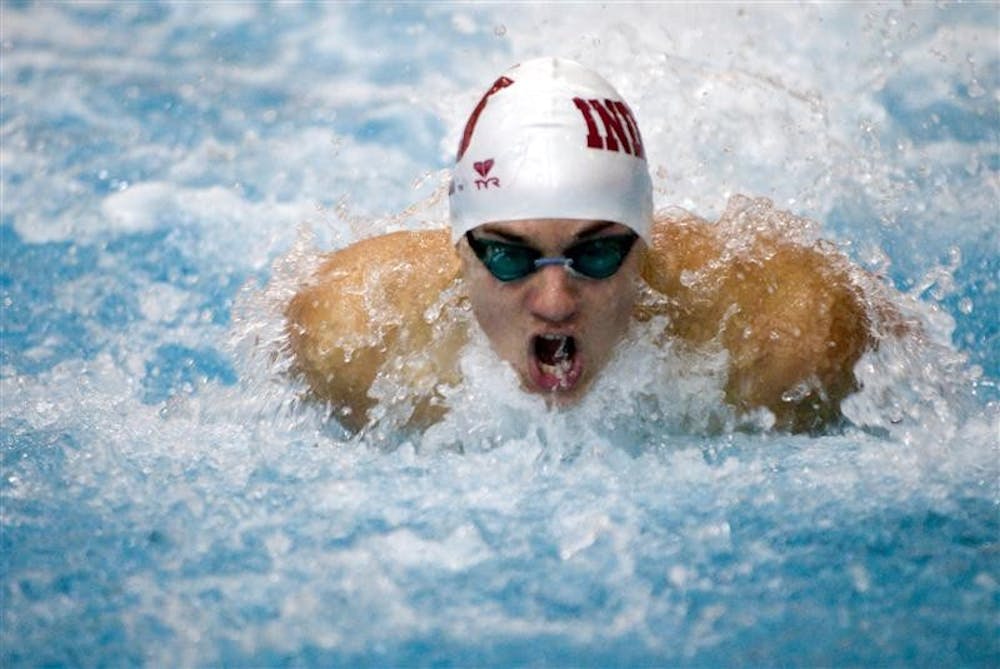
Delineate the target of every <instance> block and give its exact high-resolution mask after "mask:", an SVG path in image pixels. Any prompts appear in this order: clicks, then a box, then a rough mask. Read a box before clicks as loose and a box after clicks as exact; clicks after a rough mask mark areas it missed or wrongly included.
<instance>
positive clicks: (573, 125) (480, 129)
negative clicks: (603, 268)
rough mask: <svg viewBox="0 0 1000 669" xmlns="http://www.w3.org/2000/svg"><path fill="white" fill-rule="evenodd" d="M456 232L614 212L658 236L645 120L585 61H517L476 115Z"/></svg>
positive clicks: (459, 165) (457, 196)
mask: <svg viewBox="0 0 1000 669" xmlns="http://www.w3.org/2000/svg"><path fill="white" fill-rule="evenodd" d="M449 203H450V206H451V229H452V236H453V238H454V239H455V240H456V241H457V240H458V239H460V238H461V237H462V235H464V234H465V233H466V232H467V231H469V230H471V229H472V228H475V227H476V226H478V225H482V224H483V223H488V222H491V221H518V220H525V219H537V218H571V219H584V220H597V221H614V222H616V223H622V224H623V225H627V226H628V227H630V228H632V229H633V230H635V231H636V232H637V233H638V234H639V235H640V236H642V237H643V238H644V239H646V240H647V241H649V234H650V227H651V223H652V217H653V194H652V182H651V181H650V178H649V168H648V167H647V164H646V154H645V150H644V149H643V145H642V137H641V136H640V135H639V126H638V125H637V124H636V122H635V117H634V116H633V115H632V112H631V110H630V109H629V108H628V105H626V104H625V101H624V100H622V98H621V96H620V95H619V94H618V92H617V91H615V89H614V88H613V87H612V86H611V84H609V83H608V82H607V81H605V80H604V79H603V78H602V77H601V76H600V75H598V74H597V73H596V72H593V71H592V70H589V69H587V68H585V67H584V66H582V65H580V64H579V63H576V62H573V61H570V60H563V59H560V58H539V59H536V60H530V61H527V62H525V63H521V64H520V65H516V66H514V67H512V68H511V69H509V70H507V72H505V73H504V74H503V76H501V77H500V78H499V79H497V80H496V82H495V83H494V84H493V86H492V87H491V88H490V89H489V90H488V91H487V92H486V94H485V95H484V96H483V98H482V99H481V100H480V101H479V104H478V105H476V108H475V109H474V110H473V111H472V114H471V115H470V116H469V120H468V122H467V123H466V125H465V132H464V133H463V134H462V140H461V145H460V146H459V149H458V158H457V161H456V163H455V168H454V170H453V171H452V181H451V188H450V191H449Z"/></svg>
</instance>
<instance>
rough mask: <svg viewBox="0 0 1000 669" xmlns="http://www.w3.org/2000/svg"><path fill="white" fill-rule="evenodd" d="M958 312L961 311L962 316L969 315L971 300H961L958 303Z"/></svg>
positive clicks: (964, 298)
mask: <svg viewBox="0 0 1000 669" xmlns="http://www.w3.org/2000/svg"><path fill="white" fill-rule="evenodd" d="M958 310H959V311H961V312H962V313H963V314H966V315H968V314H971V313H972V300H970V299H969V298H967V297H963V298H962V299H961V300H959V301H958Z"/></svg>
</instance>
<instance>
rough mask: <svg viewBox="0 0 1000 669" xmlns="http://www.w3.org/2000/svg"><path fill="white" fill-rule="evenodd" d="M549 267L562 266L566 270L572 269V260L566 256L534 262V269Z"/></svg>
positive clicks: (539, 259)
mask: <svg viewBox="0 0 1000 669" xmlns="http://www.w3.org/2000/svg"><path fill="white" fill-rule="evenodd" d="M549 265H562V266H563V267H565V268H566V269H573V259H572V258H567V257H566V256H555V257H551V258H538V259H537V260H535V269H542V268H543V267H548V266H549Z"/></svg>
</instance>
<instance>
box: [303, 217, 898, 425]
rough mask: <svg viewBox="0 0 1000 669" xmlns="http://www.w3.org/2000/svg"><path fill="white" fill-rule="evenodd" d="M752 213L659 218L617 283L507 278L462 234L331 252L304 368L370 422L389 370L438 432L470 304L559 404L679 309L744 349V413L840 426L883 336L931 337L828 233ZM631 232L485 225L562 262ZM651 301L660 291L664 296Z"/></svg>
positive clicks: (739, 377) (506, 354)
mask: <svg viewBox="0 0 1000 669" xmlns="http://www.w3.org/2000/svg"><path fill="white" fill-rule="evenodd" d="M736 214H737V216H733V217H729V218H725V217H724V218H723V219H720V221H719V222H718V223H715V224H711V223H708V222H706V221H704V220H702V219H699V218H697V217H695V216H691V215H689V214H686V213H685V212H682V213H681V214H680V215H678V216H675V217H669V218H668V217H664V218H661V219H658V220H657V221H656V223H655V225H654V228H653V234H652V239H651V243H650V244H649V245H648V246H646V245H645V244H643V243H642V242H641V241H640V242H636V244H635V245H634V246H633V247H632V250H631V252H630V253H629V255H628V256H627V258H626V260H625V262H624V264H623V265H622V267H621V268H620V269H619V271H618V272H617V273H616V274H614V275H612V276H611V277H609V278H607V279H602V280H593V279H587V278H583V277H579V276H574V275H571V274H570V273H568V272H567V270H566V269H565V268H564V267H562V266H559V265H550V266H545V267H543V268H542V269H540V270H538V271H536V272H534V273H533V274H531V275H529V276H527V277H525V278H523V279H520V280H515V281H510V282H501V281H499V280H497V279H495V278H494V277H493V276H492V275H491V274H490V273H489V272H488V271H487V270H486V268H485V267H484V266H483V264H482V263H481V262H480V261H479V259H478V258H477V257H476V256H475V254H474V253H473V252H472V250H471V249H470V248H469V246H468V244H467V243H466V241H465V239H462V240H461V241H460V242H459V243H458V244H457V245H456V244H454V243H453V241H452V240H451V235H450V232H449V231H447V230H428V231H421V232H397V233H391V234H387V235H383V236H379V237H372V238H369V239H365V240H362V241H361V242H358V243H357V244H353V245H351V246H349V247H347V248H345V249H341V250H339V251H336V252H334V253H331V254H330V255H329V256H327V258H326V259H325V261H324V262H323V263H321V265H320V267H319V268H318V269H317V271H316V272H315V274H314V275H313V277H312V278H311V280H310V281H309V283H307V284H306V285H304V286H302V287H301V289H300V290H299V291H298V292H297V294H296V295H295V296H294V297H293V298H292V300H291V301H290V302H289V305H288V308H287V310H286V316H287V322H288V328H287V332H288V345H289V349H290V352H291V353H292V355H293V359H294V368H295V370H296V371H297V372H298V373H299V374H300V375H301V376H302V377H303V378H304V379H305V381H306V382H307V384H308V386H309V391H310V394H311V396H312V397H314V398H316V399H318V400H321V401H323V402H326V403H328V404H329V405H330V406H331V407H332V408H333V410H334V412H335V415H336V416H337V418H338V420H340V422H341V423H342V424H344V425H345V426H347V427H348V428H350V429H354V430H359V429H361V428H363V427H364V426H365V425H366V424H367V421H368V414H369V411H370V409H371V408H372V406H373V405H374V403H375V401H376V400H375V399H374V398H373V397H372V396H371V395H370V394H369V391H370V389H371V387H372V384H373V382H374V381H375V379H376V377H378V376H379V375H380V374H383V375H388V377H389V378H387V380H388V381H389V385H390V386H391V387H393V388H397V389H399V390H400V391H404V390H405V392H407V393H409V395H408V397H412V398H413V400H412V402H413V405H414V411H413V414H412V420H411V424H412V425H414V426H426V425H429V424H431V423H433V422H434V421H436V420H438V419H440V418H441V416H443V415H444V413H446V411H447V402H446V401H444V399H443V398H442V397H440V396H439V392H440V389H441V388H442V387H443V386H455V385H457V384H459V383H461V381H462V376H461V372H460V370H459V366H458V360H459V357H460V351H461V349H462V347H463V346H464V345H465V343H466V342H467V341H468V338H469V336H470V334H472V333H470V330H469V328H468V323H467V320H466V319H465V318H463V317H461V315H462V314H463V313H465V312H464V309H463V305H471V307H472V311H473V312H474V314H475V317H476V319H477V320H478V321H479V325H480V326H481V328H482V329H483V331H484V332H485V333H486V336H487V337H488V339H489V342H490V344H491V346H492V348H493V349H494V351H495V352H496V353H497V355H498V356H499V357H500V358H502V359H503V360H505V361H506V362H508V363H509V364H510V365H512V366H513V368H514V369H515V370H516V371H517V373H518V375H519V376H520V379H521V381H522V384H523V386H524V388H525V390H527V391H528V392H533V393H540V394H544V395H545V396H546V397H548V398H549V399H550V400H551V401H552V402H553V403H554V404H557V405H563V404H571V403H573V402H575V401H576V400H578V399H579V398H580V397H581V396H582V395H583V394H585V393H586V392H587V390H588V388H589V387H590V386H591V384H592V382H593V380H594V379H595V378H596V377H597V376H598V375H599V374H600V373H601V370H602V368H603V367H604V366H605V364H606V363H607V361H608V359H609V358H610V356H611V354H612V351H613V350H614V348H615V346H616V345H617V344H618V342H619V341H620V340H621V338H622V336H623V334H624V333H625V331H626V329H627V328H628V327H629V322H630V319H637V320H640V321H642V320H647V319H649V318H652V317H654V316H657V315H662V316H664V317H665V318H666V322H667V323H668V330H667V333H666V334H667V335H668V336H669V337H670V339H672V340H673V341H675V342H678V343H681V344H683V345H685V346H691V347H693V348H696V349H701V348H706V347H707V348H708V349H715V350H717V349H718V348H720V347H721V348H722V349H724V350H725V351H726V352H727V353H728V359H729V369H728V377H727V381H726V385H725V389H724V390H725V396H726V400H727V402H728V403H729V404H730V405H731V406H732V407H734V408H735V409H736V410H737V412H738V413H742V412H749V411H754V410H755V409H757V408H761V407H763V408H766V409H768V410H769V411H770V412H771V413H772V414H773V416H774V419H775V422H774V427H775V428H777V429H783V430H791V431H814V430H821V429H825V427H826V426H827V425H830V424H834V423H836V422H838V421H839V420H840V415H841V414H840V403H841V401H842V400H843V399H844V398H845V397H846V396H847V395H849V394H851V393H852V392H854V391H855V390H857V384H856V382H855V378H854V374H853V368H854V365H855V363H856V362H857V361H858V359H859V358H860V357H861V355H862V354H863V353H864V352H865V351H866V350H870V349H872V348H875V347H877V346H878V341H879V338H880V337H884V336H893V337H902V336H912V334H913V333H915V332H917V331H916V330H915V329H914V328H912V327H910V326H908V325H907V324H905V323H901V322H900V321H899V314H898V312H897V311H896V310H895V308H894V307H893V305H892V304H890V303H888V302H886V301H885V300H884V299H883V298H879V297H878V294H877V293H875V294H872V293H869V292H868V291H867V290H865V289H864V288H863V287H862V286H861V285H859V284H858V283H857V282H856V281H855V276H856V274H857V272H856V270H855V268H853V267H852V265H851V264H850V262H849V261H848V260H847V259H846V258H844V257H842V256H840V255H839V254H837V253H836V252H833V251H831V250H830V249H829V248H828V247H827V246H824V245H823V244H822V243H817V244H811V245H803V244H801V243H793V242H790V241H788V240H786V239H784V238H783V236H782V235H781V234H778V233H767V232H762V231H761V230H760V229H758V227H757V226H756V225H755V224H754V221H753V220H752V219H750V220H749V221H748V223H749V224H748V225H747V224H734V221H737V222H738V221H741V220H742V219H741V218H739V216H738V214H739V212H738V211H737V212H736ZM622 231H623V228H622V227H621V226H617V225H610V226H609V225H605V224H601V223H596V222H582V221H559V222H553V221H547V222H541V221H528V222H516V223H515V222H507V223H497V224H488V225H484V226H481V227H480V228H479V229H477V230H475V231H474V232H473V234H474V235H476V236H477V238H482V239H490V238H493V239H496V240H504V241H521V242H524V243H527V244H529V245H531V246H533V247H535V248H536V250H538V251H540V252H542V253H543V254H544V255H545V256H560V255H563V252H564V251H565V250H566V248H567V247H568V246H571V245H573V244H574V243H577V242H578V241H580V239H583V238H590V236H601V235H614V234H621V232H622ZM733 242H738V243H735V244H734V243H733ZM647 287H648V288H649V289H652V291H651V292H650V291H649V290H647ZM640 294H641V295H643V297H642V299H640V297H639V296H640ZM650 294H651V295H653V296H654V297H655V296H659V297H658V298H655V300H654V301H653V302H649V301H648V298H649V295H650ZM453 308H454V309H457V311H453V312H449V309H453ZM908 333H910V334H908ZM570 336H571V337H572V338H573V339H572V345H568V344H567V342H568V341H569V340H567V339H564V337H570ZM553 337H555V338H556V339H553ZM665 382H669V380H665ZM442 384H443V385H442Z"/></svg>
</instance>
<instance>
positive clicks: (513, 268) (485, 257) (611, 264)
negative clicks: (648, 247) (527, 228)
mask: <svg viewBox="0 0 1000 669" xmlns="http://www.w3.org/2000/svg"><path fill="white" fill-rule="evenodd" d="M465 238H466V239H467V240H468V241H469V247H470V248H471V249H472V251H473V253H475V254H476V257H477V258H479V260H481V261H482V263H483V265H485V266H486V269H487V270H489V272H490V274H492V275H493V276H495V277H496V278H497V279H499V280H500V281H516V280H518V279H523V278H524V277H526V276H528V275H529V274H532V273H534V272H537V271H538V270H540V269H541V268H543V267H547V266H549V265H562V266H563V267H565V268H566V269H567V270H569V271H570V272H571V273H573V274H578V275H581V276H585V277H587V278H590V279H607V278H608V277H609V276H611V275H612V274H614V273H615V272H617V271H618V269H619V268H620V267H621V266H622V263H624V262H625V258H626V257H627V256H628V253H629V251H630V250H631V249H632V245H633V244H635V240H636V239H638V235H636V234H628V235H610V236H607V237H595V238H593V239H588V240H586V241H582V242H578V243H576V244H574V245H573V246H570V247H569V248H568V249H566V250H565V251H563V255H561V256H555V257H549V258H547V257H544V256H542V253H541V252H540V251H538V250H537V249H533V248H531V247H530V246H525V245H523V244H513V243H511V242H501V241H498V240H494V239H476V238H475V237H474V236H473V235H472V232H471V231H469V232H466V233H465Z"/></svg>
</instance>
